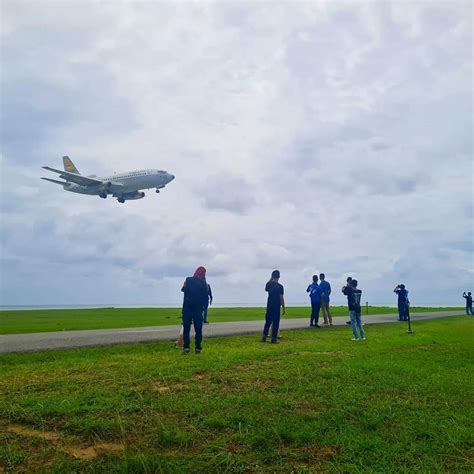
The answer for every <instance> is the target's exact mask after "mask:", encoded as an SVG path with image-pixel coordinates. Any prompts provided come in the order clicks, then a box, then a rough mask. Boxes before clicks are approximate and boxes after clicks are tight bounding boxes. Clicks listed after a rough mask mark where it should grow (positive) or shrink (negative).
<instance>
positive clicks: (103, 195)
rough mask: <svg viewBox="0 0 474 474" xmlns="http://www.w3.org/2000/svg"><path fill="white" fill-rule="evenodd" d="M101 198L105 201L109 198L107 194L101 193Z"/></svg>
mask: <svg viewBox="0 0 474 474" xmlns="http://www.w3.org/2000/svg"><path fill="white" fill-rule="evenodd" d="M99 196H100V197H101V198H102V199H105V198H106V197H107V193H100V194H99Z"/></svg>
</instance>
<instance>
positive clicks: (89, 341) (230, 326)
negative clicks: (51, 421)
mask: <svg viewBox="0 0 474 474" xmlns="http://www.w3.org/2000/svg"><path fill="white" fill-rule="evenodd" d="M462 314H464V312H463V311H443V312H437V313H414V314H413V316H412V321H414V322H415V328H416V321H421V320H423V319H436V318H443V317H446V316H459V315H462ZM396 318H397V315H395V314H384V315H371V316H367V317H366V318H365V320H366V324H375V323H393V322H397V320H396ZM321 319H322V318H321ZM321 319H320V321H321ZM346 320H347V318H340V317H337V318H334V325H335V326H345V322H346ZM398 324H400V325H402V324H406V323H398ZM262 327H263V321H236V322H230V323H215V324H206V325H204V337H217V336H230V335H233V334H251V333H253V334H254V333H260V331H261V330H262ZM180 328H181V326H178V325H174V326H155V327H142V328H124V329H93V330H88V331H61V332H41V333H34V334H12V335H8V336H0V353H2V352H3V353H7V352H35V351H44V350H49V349H69V348H75V347H91V346H107V345H112V344H124V343H131V342H155V341H172V340H175V339H176V337H177V335H178V333H179V330H180ZM281 328H282V329H305V328H308V330H309V327H308V318H299V319H282V321H281ZM328 329H329V328H327V327H322V329H311V330H312V331H315V330H316V331H321V330H323V331H324V330H328Z"/></svg>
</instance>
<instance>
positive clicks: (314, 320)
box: [306, 275, 321, 328]
mask: <svg viewBox="0 0 474 474" xmlns="http://www.w3.org/2000/svg"><path fill="white" fill-rule="evenodd" d="M306 292H307V293H309V297H310V299H311V317H310V318H309V325H310V326H314V327H317V328H319V327H321V326H320V325H319V324H318V323H319V311H320V309H321V288H320V286H319V285H318V275H313V283H311V284H310V285H308V288H307V289H306Z"/></svg>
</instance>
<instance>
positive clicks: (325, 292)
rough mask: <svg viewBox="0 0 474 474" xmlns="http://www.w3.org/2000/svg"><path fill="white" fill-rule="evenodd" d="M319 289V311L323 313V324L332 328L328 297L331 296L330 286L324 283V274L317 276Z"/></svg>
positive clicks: (326, 282)
mask: <svg viewBox="0 0 474 474" xmlns="http://www.w3.org/2000/svg"><path fill="white" fill-rule="evenodd" d="M319 280H320V283H319V287H320V288H321V310H322V311H323V317H324V324H329V325H330V326H332V316H331V311H330V310H329V295H330V294H331V284H330V283H329V282H328V281H326V275H325V274H324V273H320V274H319Z"/></svg>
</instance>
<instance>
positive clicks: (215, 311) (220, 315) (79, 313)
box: [0, 306, 463, 334]
mask: <svg viewBox="0 0 474 474" xmlns="http://www.w3.org/2000/svg"><path fill="white" fill-rule="evenodd" d="M462 309H463V308H430V307H414V308H412V309H411V311H412V312H426V311H442V310H462ZM309 312H310V309H309V308H308V307H290V308H288V309H287V314H286V316H285V317H286V318H303V317H307V316H308V315H309ZM264 313H265V309H264V308H212V307H211V309H210V310H209V319H210V321H211V322H213V323H222V322H226V321H255V320H262V319H263V315H264ZM332 313H333V316H345V317H347V308H346V307H345V306H334V307H332ZM363 313H364V314H365V308H364V309H363ZM395 313H397V308H390V307H387V306H375V307H373V306H370V307H369V314H395ZM180 315H181V309H180V308H96V309H55V310H28V311H0V334H22V333H30V332H51V331H72V330H79V329H111V328H127V327H143V326H165V325H169V324H180V319H179V318H180Z"/></svg>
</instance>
